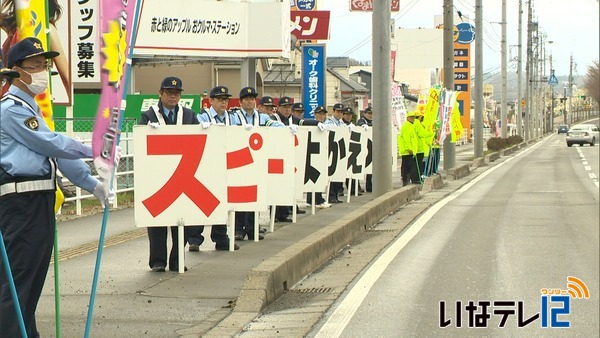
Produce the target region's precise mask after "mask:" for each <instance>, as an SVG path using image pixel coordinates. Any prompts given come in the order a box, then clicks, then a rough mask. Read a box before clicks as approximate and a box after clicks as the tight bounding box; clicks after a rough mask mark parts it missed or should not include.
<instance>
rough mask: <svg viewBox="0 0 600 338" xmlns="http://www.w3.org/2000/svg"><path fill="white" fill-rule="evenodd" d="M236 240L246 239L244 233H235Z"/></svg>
mask: <svg viewBox="0 0 600 338" xmlns="http://www.w3.org/2000/svg"><path fill="white" fill-rule="evenodd" d="M235 240H236V241H243V240H244V234H239V233H236V234H235Z"/></svg>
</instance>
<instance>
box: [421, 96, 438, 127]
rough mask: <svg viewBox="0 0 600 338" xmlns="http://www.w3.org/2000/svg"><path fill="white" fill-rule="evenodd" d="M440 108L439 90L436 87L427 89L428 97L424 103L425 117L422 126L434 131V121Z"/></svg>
mask: <svg viewBox="0 0 600 338" xmlns="http://www.w3.org/2000/svg"><path fill="white" fill-rule="evenodd" d="M439 109H440V90H439V89H436V88H433V87H432V88H430V89H429V97H428V98H427V104H426V105H425V117H424V118H423V126H424V127H425V128H427V129H429V130H431V131H435V122H436V121H437V119H438V115H439Z"/></svg>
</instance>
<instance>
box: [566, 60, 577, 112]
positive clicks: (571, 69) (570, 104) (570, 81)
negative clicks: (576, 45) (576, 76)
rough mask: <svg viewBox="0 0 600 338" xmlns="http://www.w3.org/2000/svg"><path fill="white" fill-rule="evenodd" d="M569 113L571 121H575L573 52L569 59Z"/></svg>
mask: <svg viewBox="0 0 600 338" xmlns="http://www.w3.org/2000/svg"><path fill="white" fill-rule="evenodd" d="M568 94H569V114H570V115H571V123H575V121H576V120H575V119H574V117H575V114H573V54H571V58H570V59H569V93H568Z"/></svg>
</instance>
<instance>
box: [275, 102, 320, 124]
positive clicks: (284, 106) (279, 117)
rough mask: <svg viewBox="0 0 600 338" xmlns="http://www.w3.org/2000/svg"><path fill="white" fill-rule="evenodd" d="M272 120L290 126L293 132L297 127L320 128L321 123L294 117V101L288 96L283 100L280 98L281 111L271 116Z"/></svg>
mask: <svg viewBox="0 0 600 338" xmlns="http://www.w3.org/2000/svg"><path fill="white" fill-rule="evenodd" d="M271 119H273V120H276V121H278V122H281V123H283V124H284V125H286V126H290V128H291V129H292V131H295V130H297V129H298V127H297V126H319V123H320V122H318V121H316V120H312V119H309V120H304V119H301V118H299V117H297V116H296V115H293V114H292V99H291V98H290V97H288V96H282V97H281V98H279V109H278V111H277V113H275V114H273V116H271ZM322 128H323V129H324V126H319V129H322ZM323 129H322V130H323Z"/></svg>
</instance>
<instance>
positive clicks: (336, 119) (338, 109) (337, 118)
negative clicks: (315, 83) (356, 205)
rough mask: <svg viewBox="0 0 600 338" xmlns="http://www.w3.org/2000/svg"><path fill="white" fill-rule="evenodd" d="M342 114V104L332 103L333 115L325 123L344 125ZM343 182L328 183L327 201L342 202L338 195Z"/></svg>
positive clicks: (337, 125) (341, 191)
mask: <svg viewBox="0 0 600 338" xmlns="http://www.w3.org/2000/svg"><path fill="white" fill-rule="evenodd" d="M343 115H344V105H342V104H341V103H336V104H334V105H333V115H332V116H331V117H330V118H328V119H327V120H325V125H328V126H334V127H341V126H345V125H346V124H345V123H344V121H343V119H342V117H343ZM343 192H344V183H343V182H331V183H329V197H328V199H329V203H342V201H340V199H339V198H338V196H343V194H344V193H343Z"/></svg>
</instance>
